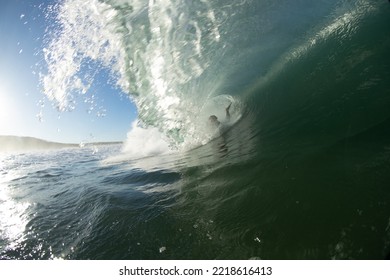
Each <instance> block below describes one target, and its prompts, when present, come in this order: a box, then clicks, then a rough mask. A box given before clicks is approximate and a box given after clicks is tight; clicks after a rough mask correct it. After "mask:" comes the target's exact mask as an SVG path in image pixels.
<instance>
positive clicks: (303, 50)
mask: <svg viewBox="0 0 390 280" xmlns="http://www.w3.org/2000/svg"><path fill="white" fill-rule="evenodd" d="M389 12H390V5H389V3H388V2H387V1H379V0H377V1H376V0H357V1H346V0H345V1H343V0H319V1H310V0H300V1H287V0H282V1H270V0H257V1H249V0H248V1H245V0H244V1H226V0H213V1H207V0H203V1H184V0H182V1H180V0H175V1H173V0H172V1H168V0H166V1H141V0H140V1H136V0H135V1H126V0H116V1H114V0H105V1H103V0H100V1H98V0H85V1H81V0H65V1H62V2H61V4H59V5H56V6H53V7H51V9H50V11H49V16H50V17H51V18H52V19H54V20H55V24H54V27H55V28H54V29H53V31H48V34H47V37H46V42H47V44H46V46H45V48H44V49H43V53H44V55H45V60H46V62H47V69H46V70H45V71H43V73H42V76H41V77H42V87H43V89H44V92H45V94H46V95H47V96H48V98H49V99H51V100H52V101H53V102H54V103H56V104H57V105H58V108H59V109H60V110H71V109H72V108H73V107H74V106H76V105H77V104H76V100H77V98H78V95H84V94H86V93H87V91H88V88H89V87H90V85H91V84H92V83H93V82H94V79H97V78H99V77H101V75H99V73H100V71H106V70H108V71H109V72H110V73H111V77H110V78H109V81H108V82H112V83H113V84H115V85H117V86H118V87H119V88H120V89H121V90H122V91H123V92H125V93H127V94H128V95H129V97H130V98H131V99H132V100H133V101H134V103H135V104H136V106H137V109H138V114H139V123H140V125H139V127H136V126H135V127H134V128H133V130H132V132H130V133H129V141H128V143H127V145H126V149H125V150H131V149H133V150H136V151H137V150H142V152H145V153H141V157H143V158H142V159H138V160H133V159H134V158H135V157H137V156H134V157H132V159H129V158H128V157H126V156H125V155H123V154H121V155H120V156H118V157H116V158H110V159H108V160H107V159H106V160H105V161H102V162H101V164H102V165H101V166H99V168H97V167H96V166H95V165H93V168H92V169H93V170H95V171H93V172H92V171H91V172H90V173H91V174H95V172H97V173H98V175H99V176H95V177H94V178H93V182H94V183H93V184H92V183H91V186H90V187H91V188H92V186H93V188H94V192H93V194H94V195H96V196H97V197H104V198H105V199H106V200H104V203H105V204H104V205H105V206H104V207H106V208H104V207H103V208H102V209H101V210H102V212H99V213H101V214H99V215H101V216H99V217H101V220H99V222H98V223H97V225H98V226H101V228H100V229H98V231H97V232H98V233H97V235H96V238H95V237H94V236H93V235H91V240H92V241H91V242H90V243H88V242H87V243H85V245H83V246H82V250H81V251H77V248H76V253H74V254H73V255H72V254H68V255H67V254H65V257H68V258H94V257H96V258H112V257H113V256H114V257H117V258H152V259H153V258H190V259H191V258H208V259H209V258H234V259H243V258H244V259H245V258H264V259H267V258H268V259H283V258H287V259H291V258H293V259H296V258H298V259H301V258H306V259H316V258H317V259H318V258H320V259H321V258H325V259H328V258H341V259H348V258H353V259H356V258H362V259H373V258H374V259H375V258H376V259H378V258H379V259H380V258H384V256H385V255H386V254H387V253H388V252H389V251H390V245H389V244H390V239H389V237H390V232H389V229H390V226H389V215H388V213H390V208H389V204H388V201H390V194H389V191H388V183H389V181H390V177H389V174H390V152H389V151H390V149H389V147H390V140H389V139H390V130H389V127H390V126H389V123H390V111H389V105H390V79H389V78H388V77H389V76H390V63H389V60H388V59H386V58H387V52H388V50H389V49H390V37H389V34H388V28H386V27H389V26H390V17H389V16H388V15H389ZM230 103H232V108H231V114H232V123H230V124H229V125H228V126H227V128H226V129H225V130H224V131H221V132H220V133H217V134H216V133H215V132H210V131H208V130H207V129H206V127H207V119H208V117H209V116H210V115H217V117H218V118H219V119H223V118H224V112H225V111H224V110H225V108H226V106H228V105H229V104H230ZM137 135H138V136H137ZM142 137H143V138H142ZM145 138H148V140H150V139H155V138H156V139H159V140H163V141H142V139H145ZM164 141H165V142H164ZM144 142H147V143H148V145H151V146H152V147H147V149H146V148H145V147H141V144H142V143H144ZM136 143H140V144H136ZM157 143H158V145H157ZM153 145H154V146H153ZM194 147H196V148H194ZM182 148H183V149H184V150H185V151H187V152H184V153H175V154H166V153H165V152H164V151H166V150H167V149H182ZM147 151H150V153H149V152H147ZM148 155H153V156H154V157H147V156H148ZM156 155H160V156H156ZM84 156H85V155H84V154H83V157H84ZM80 162H82V161H80ZM94 164H96V162H94ZM100 169H101V171H99V170H100ZM107 170H108V171H109V172H108V171H107ZM100 172H103V173H100ZM104 172H108V173H104ZM129 174H130V175H129ZM134 174H135V175H134ZM133 175H134V176H133ZM101 178H103V179H102V180H101V181H99V180H100V179H101ZM96 180H97V182H95V181H96ZM85 181H86V180H83V184H84V182H85ZM133 185H135V187H134V186H133ZM70 186H71V183H70ZM95 186H99V187H100V188H95ZM128 188H131V189H132V190H133V191H135V193H131V194H126V195H125V193H126V190H127V189H128ZM99 193H100V194H101V195H102V196H99ZM137 194H142V201H141V200H137V199H138V198H139V197H138V196H137ZM93 201H97V200H96V199H95V198H94V200H93ZM111 202H112V204H111ZM116 202H118V203H120V205H119V206H118V205H116V204H115V203H116ZM80 205H87V204H85V203H84V204H80ZM129 205H130V206H129ZM132 206H134V208H131V207H132ZM59 207H61V206H59ZM96 207H97V208H99V206H96ZM111 207H112V208H111ZM115 207H119V208H120V209H116V208H115ZM121 207H123V208H121ZM137 207H139V208H137ZM135 208H136V209H135ZM99 209H100V208H99ZM104 209H108V210H107V212H104V211H105V210H104ZM111 210H112V211H111ZM116 210H118V211H119V212H115V211H116ZM128 211H130V212H131V215H130V216H128ZM99 219H100V218H99ZM86 220H88V219H86ZM144 221H147V223H146V222H144ZM106 222H107V223H108V222H110V223H111V222H112V227H116V226H117V227H118V228H119V230H118V231H115V232H114V231H109V230H107V229H109V228H111V226H110V225H108V224H106ZM117 222H118V223H117ZM129 225H130V227H131V232H130V230H129ZM166 225H167V226H166ZM165 226H166V227H165ZM93 227H94V226H93V225H91V231H93V230H94V228H93ZM162 229H163V230H162ZM116 232H120V233H121V232H123V233H124V234H127V235H126V236H128V237H129V238H130V239H129V240H130V241H126V240H123V239H121V237H120V236H119V235H118V236H117V235H116ZM156 232H159V234H156ZM160 233H161V234H160ZM99 234H100V235H99ZM191 234H192V235H191ZM99 236H110V240H109V241H106V242H105V243H102V245H101V250H100V251H99V254H98V255H96V254H97V253H96V251H95V253H94V251H93V250H94V249H93V245H94V244H100V243H99ZM137 238H138V239H142V241H140V242H139V243H140V244H142V245H143V246H145V247H143V248H146V249H145V250H142V249H138V248H141V247H137V245H136V244H137V242H138V241H137V240H136V239H137ZM112 240H114V241H112ZM115 240H120V241H121V242H119V243H118V244H123V243H126V242H133V243H132V244H133V245H131V246H133V247H131V246H130V245H129V244H127V243H126V244H124V245H126V246H127V245H129V246H128V247H126V248H129V249H128V250H129V251H125V249H123V250H122V249H121V248H119V247H116V248H114V249H110V248H109V247H110V246H109V245H108V244H113V243H114V242H115ZM148 240H154V241H153V242H155V243H153V244H152V243H151V242H152V241H148ZM87 241H88V240H87ZM110 242H111V243H110ZM83 244H84V243H83ZM158 244H160V245H158ZM166 244H169V245H168V246H167V248H169V250H167V253H168V251H169V254H167V255H164V254H161V253H160V252H158V248H159V247H156V246H160V247H161V246H163V245H164V247H165V245H166ZM88 246H90V247H88ZM99 246H100V245H99ZM118 246H119V245H118ZM76 247H77V246H76ZM122 247H123V248H125V246H122ZM99 248H100V247H99ZM156 248H157V249H156Z"/></svg>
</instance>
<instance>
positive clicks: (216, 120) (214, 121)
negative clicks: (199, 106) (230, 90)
mask: <svg viewBox="0 0 390 280" xmlns="http://www.w3.org/2000/svg"><path fill="white" fill-rule="evenodd" d="M209 122H210V123H211V124H213V125H219V121H218V118H217V116H215V115H212V116H210V117H209Z"/></svg>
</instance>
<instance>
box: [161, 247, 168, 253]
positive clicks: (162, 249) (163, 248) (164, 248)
mask: <svg viewBox="0 0 390 280" xmlns="http://www.w3.org/2000/svg"><path fill="white" fill-rule="evenodd" d="M166 249H167V248H166V247H164V246H163V247H161V248H160V249H159V252H160V254H161V253H162V252H164V251H165V250H166Z"/></svg>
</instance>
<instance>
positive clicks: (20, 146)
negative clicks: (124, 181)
mask: <svg viewBox="0 0 390 280" xmlns="http://www.w3.org/2000/svg"><path fill="white" fill-rule="evenodd" d="M110 144H122V142H94V143H81V144H68V143H58V142H50V141H46V140H43V139H39V138H34V137H27V136H12V135H4V136H2V135H0V152H14V151H34V150H53V149H62V148H72V147H73V148H78V147H87V146H91V145H93V146H96V145H110Z"/></svg>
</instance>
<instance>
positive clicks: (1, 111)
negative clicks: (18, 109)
mask: <svg viewBox="0 0 390 280" xmlns="http://www.w3.org/2000/svg"><path fill="white" fill-rule="evenodd" d="M13 108H14V104H13V101H12V99H11V98H10V92H9V90H8V89H7V88H6V87H5V86H4V85H1V83H0V135H1V134H9V132H10V128H11V127H12V125H14V122H13V121H12V119H13V117H12V115H13Z"/></svg>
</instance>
